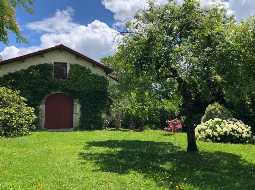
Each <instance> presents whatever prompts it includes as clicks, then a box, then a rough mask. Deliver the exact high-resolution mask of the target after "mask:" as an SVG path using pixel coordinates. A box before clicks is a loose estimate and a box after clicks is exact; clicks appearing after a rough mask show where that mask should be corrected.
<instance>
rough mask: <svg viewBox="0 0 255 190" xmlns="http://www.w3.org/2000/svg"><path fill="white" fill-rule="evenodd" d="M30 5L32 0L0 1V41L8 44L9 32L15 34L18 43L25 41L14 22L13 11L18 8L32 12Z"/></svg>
mask: <svg viewBox="0 0 255 190" xmlns="http://www.w3.org/2000/svg"><path fill="white" fill-rule="evenodd" d="M32 4H33V0H0V10H1V11H0V41H2V42H4V43H5V44H6V43H8V34H9V32H10V31H11V32H13V33H15V35H16V37H17V40H18V41H21V42H24V41H25V39H24V38H23V37H22V35H21V32H20V28H19V25H18V23H17V21H16V13H15V9H16V7H17V6H20V7H22V8H24V9H25V10H26V11H27V12H32V8H31V6H32Z"/></svg>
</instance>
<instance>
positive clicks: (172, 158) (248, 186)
mask: <svg viewBox="0 0 255 190" xmlns="http://www.w3.org/2000/svg"><path fill="white" fill-rule="evenodd" d="M90 147H101V148H102V147H105V148H108V149H106V150H105V152H102V153H98V152H97V153H91V152H90V153H86V150H88V149H89V148H90ZM84 148H85V149H84V152H82V153H80V157H81V159H82V160H83V161H84V162H86V161H93V162H95V163H96V164H97V165H98V166H99V168H100V171H103V172H114V173H118V174H125V173H128V172H129V171H136V172H138V173H140V174H141V175H143V176H144V177H146V178H150V179H151V180H155V182H156V183H157V185H158V186H160V187H166V188H169V189H176V186H178V185H180V184H183V183H185V184H188V185H189V186H190V187H194V188H199V189H202V190H206V189H210V190H220V189H222V190H254V189H255V175H254V174H255V173H254V172H255V165H254V164H251V163H248V162H246V161H244V160H242V159H241V158H240V157H239V156H238V155H235V154H230V153H224V152H200V153H199V154H188V153H186V152H184V151H182V150H180V149H179V147H176V146H174V145H173V144H171V143H166V142H151V141H132V140H122V141H116V140H108V141H99V142H89V143H88V144H87V145H86V146H85V147H84ZM180 189H181V188H180Z"/></svg>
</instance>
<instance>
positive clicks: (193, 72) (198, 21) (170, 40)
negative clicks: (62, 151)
mask: <svg viewBox="0 0 255 190" xmlns="http://www.w3.org/2000/svg"><path fill="white" fill-rule="evenodd" d="M127 28H128V31H129V32H128V34H127V35H125V37H124V39H123V42H122V43H121V44H120V46H119V48H118V51H117V52H116V54H115V55H113V56H112V57H110V58H108V59H107V60H108V61H107V62H108V63H109V64H110V65H111V66H112V67H113V68H114V69H115V70H116V71H117V76H118V77H119V80H120V83H119V89H120V90H121V91H122V92H124V91H125V92H126V94H127V91H128V90H131V91H132V90H134V89H141V92H145V91H147V90H148V89H154V90H155V89H157V91H156V94H157V95H160V97H161V98H163V99H164V98H165V99H169V98H171V96H169V94H173V92H175V94H178V95H179V97H180V99H181V100H182V101H181V106H180V110H181V115H182V116H184V117H185V120H184V121H185V125H186V127H187V136H188V151H197V146H196V143H195V133H194V128H195V126H196V125H197V124H198V123H199V122H200V119H201V116H202V114H203V113H204V110H205V108H206V107H207V105H208V104H210V103H213V102H219V103H221V104H224V105H231V96H232V98H236V96H235V95H234V94H233V92H235V91H238V89H235V90H233V88H235V85H236V84H239V86H240V88H243V91H242V93H245V94H246V96H245V97H246V98H247V93H246V92H247V91H249V90H250V89H251V88H249V87H251V86H249V85H246V86H243V84H244V83H243V82H245V83H249V82H250V81H251V80H253V79H255V77H254V74H253V73H252V72H249V70H250V69H252V67H254V52H253V51H254V47H253V46H254V43H253V42H254V41H253V40H254V39H255V38H254V20H253V19H250V20H249V21H247V22H244V23H237V22H236V21H235V20H234V18H233V17H231V16H228V15H227V14H226V10H224V9H223V8H221V7H217V6H216V7H213V8H211V9H202V8H201V7H200V5H199V3H198V1H196V0H186V1H185V2H184V3H183V4H182V5H178V4H176V3H174V2H172V1H170V2H169V3H168V4H166V5H165V6H161V7H159V6H157V5H155V4H154V3H150V7H149V9H148V10H146V11H143V12H139V13H138V14H137V16H136V17H135V19H134V20H133V21H131V22H130V23H128V25H127ZM247 34H248V35H247ZM240 70H243V71H246V72H247V77H248V76H250V79H249V80H248V81H246V80H245V79H244V81H242V77H245V76H243V74H244V72H241V71H240ZM233 72H234V73H235V74H233ZM240 74H241V75H242V77H241V76H239V75H240ZM235 75H238V76H235ZM236 77H239V78H240V79H241V80H239V81H238V82H237V83H236ZM138 81H139V82H138ZM169 81H170V83H171V85H168V86H167V85H166V84H169ZM144 83H146V85H144ZM138 84H139V85H138ZM155 84H156V86H157V88H155ZM233 84H235V85H233ZM249 84H250V83H249ZM132 86H133V87H132ZM166 86H167V88H165V87H166ZM241 86H242V87H241ZM129 87H132V88H129ZM240 88H239V89H240ZM246 88H247V89H246ZM161 89H164V91H165V92H166V91H168V93H161V92H162V91H161ZM252 91H253V90H252ZM231 93H232V94H231ZM139 94H140V95H141V96H142V93H139ZM249 94H253V93H249ZM233 95H234V96H233ZM238 100H240V99H238ZM241 101H242V100H241ZM242 102H243V101H242Z"/></svg>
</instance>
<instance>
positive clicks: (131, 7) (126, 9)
mask: <svg viewBox="0 0 255 190" xmlns="http://www.w3.org/2000/svg"><path fill="white" fill-rule="evenodd" d="M174 1H175V2H176V3H177V4H182V3H183V2H184V0H174ZM167 2H168V0H156V3H158V4H159V5H162V4H165V3H167ZM102 3H103V5H104V6H105V8H106V9H108V10H110V11H111V12H113V14H114V18H115V19H116V20H117V21H121V22H124V21H127V20H130V19H132V18H133V16H134V15H135V14H136V13H137V11H139V10H144V9H146V8H147V7H148V3H147V0H102ZM219 3H220V4H221V5H222V6H224V7H225V8H227V9H228V13H229V14H231V13H232V14H234V15H235V16H236V18H237V19H238V20H241V19H244V18H246V17H248V16H254V15H255V0H200V5H201V7H202V8H210V7H212V6H215V5H216V4H219Z"/></svg>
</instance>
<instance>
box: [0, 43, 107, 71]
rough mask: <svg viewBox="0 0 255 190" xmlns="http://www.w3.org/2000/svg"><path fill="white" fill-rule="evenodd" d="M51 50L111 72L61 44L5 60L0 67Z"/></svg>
mask: <svg viewBox="0 0 255 190" xmlns="http://www.w3.org/2000/svg"><path fill="white" fill-rule="evenodd" d="M53 50H65V51H67V52H69V53H72V54H75V55H76V56H78V57H80V58H82V59H84V60H85V61H88V62H89V63H91V64H92V65H94V66H96V67H98V68H100V69H102V70H103V71H104V72H105V73H106V74H109V73H111V72H112V69H111V68H109V67H107V66H105V65H103V64H102V63H99V62H97V61H95V60H93V59H91V58H89V57H87V56H85V55H83V54H81V53H79V52H77V51H75V50H73V49H71V48H69V47H67V46H65V45H63V44H60V45H57V46H54V47H50V48H47V49H43V50H39V51H36V52H33V53H29V54H26V55H22V56H19V57H15V58H11V59H6V60H3V61H0V66H1V65H5V64H11V63H13V62H15V61H22V60H24V59H27V58H30V57H34V56H37V55H42V54H44V53H48V52H50V51H53Z"/></svg>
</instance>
